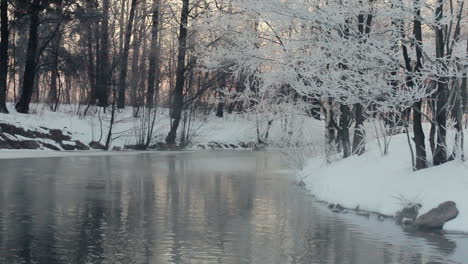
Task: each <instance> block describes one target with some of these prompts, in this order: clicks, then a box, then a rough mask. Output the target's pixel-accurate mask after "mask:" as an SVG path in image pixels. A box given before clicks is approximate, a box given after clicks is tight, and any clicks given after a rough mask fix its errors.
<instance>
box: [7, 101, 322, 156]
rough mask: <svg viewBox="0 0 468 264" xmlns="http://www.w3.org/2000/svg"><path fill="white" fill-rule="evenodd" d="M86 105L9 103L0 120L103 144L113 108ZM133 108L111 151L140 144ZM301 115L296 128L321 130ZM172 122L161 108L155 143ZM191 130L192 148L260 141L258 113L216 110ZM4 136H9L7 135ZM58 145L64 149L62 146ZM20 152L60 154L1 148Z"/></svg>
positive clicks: (121, 118) (280, 128) (124, 114)
mask: <svg viewBox="0 0 468 264" xmlns="http://www.w3.org/2000/svg"><path fill="white" fill-rule="evenodd" d="M85 107H86V106H81V108H80V107H79V106H78V105H60V108H59V110H58V111H57V112H52V111H50V109H49V107H48V106H47V105H44V104H32V105H31V114H28V115H24V114H19V113H17V112H16V111H15V110H14V107H13V105H11V104H9V105H8V108H9V110H10V114H0V123H5V124H10V125H14V126H16V127H20V128H24V129H26V130H30V131H38V132H42V133H44V132H47V131H48V130H50V129H58V130H61V131H63V132H64V133H66V134H67V135H69V136H70V137H71V138H72V140H79V141H80V142H83V143H84V144H89V143H90V142H91V141H98V142H101V144H104V142H105V140H106V136H107V133H108V129H109V120H110V111H107V113H104V112H102V111H99V109H97V108H90V109H89V111H88V114H87V115H86V116H84V115H82V114H81V115H79V114H77V113H83V112H84V108H85ZM133 111H134V109H132V108H131V107H127V108H125V109H124V110H122V111H120V110H119V111H118V112H117V113H116V117H115V124H114V126H113V136H112V140H111V145H110V149H111V150H112V149H113V148H114V147H115V148H119V149H124V147H125V146H126V145H135V144H136V143H137V134H138V131H139V129H140V126H141V120H140V119H139V118H136V117H134V113H133ZM299 118H300V119H301V120H304V122H301V123H300V127H295V129H301V128H302V129H303V130H305V131H308V132H309V133H312V134H321V133H322V129H323V128H322V127H323V124H322V122H320V121H317V120H314V119H312V118H309V117H299ZM169 124H170V120H169V112H168V109H164V108H159V109H158V114H157V121H156V124H155V129H154V139H153V142H152V143H153V144H155V143H157V142H164V140H165V137H166V135H167V133H168V132H169ZM263 125H264V124H263ZM181 126H182V124H181ZM317 130H320V131H317ZM191 131H192V132H191V133H192V140H193V141H192V142H191V143H192V144H191V145H190V146H189V148H191V149H202V148H203V149H209V148H211V147H216V148H217V147H219V148H229V147H230V146H232V145H236V146H235V147H238V146H249V143H251V142H257V134H256V133H257V132H256V131H257V122H256V118H255V116H252V115H244V114H225V117H223V118H218V117H216V116H215V115H214V113H213V114H210V115H208V116H204V115H199V116H196V117H194V120H192V121H191ZM1 132H2V131H0V133H1ZM179 133H180V129H179ZM269 134H270V137H269V139H270V140H271V141H273V142H275V141H281V139H282V138H283V137H284V134H285V132H284V124H282V123H281V121H276V120H275V121H274V122H273V124H272V127H271V129H270V133H269ZM179 135H180V134H179ZM5 136H9V135H8V134H5ZM16 138H17V137H16ZM37 141H38V139H37ZM56 147H57V148H58V149H62V148H61V147H60V145H57V146H56ZM8 153H11V154H8ZM19 153H24V155H25V157H35V156H60V155H61V154H54V152H53V151H49V150H44V151H43V152H37V151H32V152H31V151H27V150H20V151H19V152H18V151H13V150H12V151H10V150H0V158H2V157H3V158H6V157H8V156H9V155H10V156H11V157H22V156H21V155H22V154H19ZM64 155H65V154H64ZM73 155H76V154H73Z"/></svg>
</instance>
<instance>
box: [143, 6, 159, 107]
mask: <svg viewBox="0 0 468 264" xmlns="http://www.w3.org/2000/svg"><path fill="white" fill-rule="evenodd" d="M158 35H159V0H153V25H152V27H151V47H150V58H149V68H148V89H147V91H146V105H147V107H149V108H151V107H153V104H154V100H155V98H154V93H155V91H156V94H158V93H159V80H158V81H157V82H156V75H158V73H157V72H158V70H159V52H158V51H159V49H158V44H159V43H158Z"/></svg>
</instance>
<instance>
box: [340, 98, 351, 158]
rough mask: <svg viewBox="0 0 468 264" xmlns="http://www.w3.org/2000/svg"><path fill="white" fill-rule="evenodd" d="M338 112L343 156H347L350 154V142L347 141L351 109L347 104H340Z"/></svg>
mask: <svg viewBox="0 0 468 264" xmlns="http://www.w3.org/2000/svg"><path fill="white" fill-rule="evenodd" d="M340 112H341V117H340V140H341V145H342V147H343V158H347V157H349V155H351V144H350V142H349V122H350V119H351V111H350V109H349V106H347V105H345V104H341V105H340Z"/></svg>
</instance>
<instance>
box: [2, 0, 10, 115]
mask: <svg viewBox="0 0 468 264" xmlns="http://www.w3.org/2000/svg"><path fill="white" fill-rule="evenodd" d="M7 9H8V0H1V2H0V38H1V42H0V113H8V109H7V107H6V93H7V77H8V12H7V11H8V10H7Z"/></svg>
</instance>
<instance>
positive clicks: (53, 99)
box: [47, 35, 60, 111]
mask: <svg viewBox="0 0 468 264" xmlns="http://www.w3.org/2000/svg"><path fill="white" fill-rule="evenodd" d="M53 42H54V43H53V47H52V49H53V54H52V56H53V58H52V73H51V76H50V87H49V96H48V100H47V101H48V103H49V106H50V109H51V110H52V111H56V107H57V104H58V91H57V78H58V49H59V46H60V35H57V36H54V40H53Z"/></svg>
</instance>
